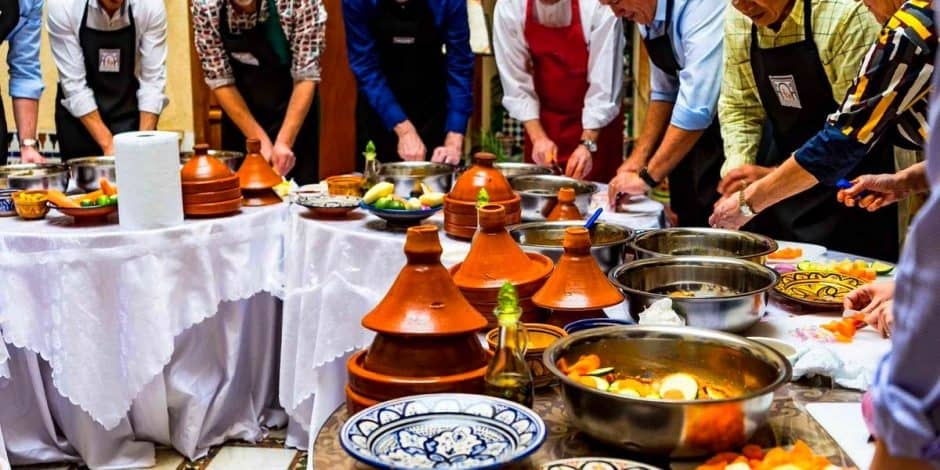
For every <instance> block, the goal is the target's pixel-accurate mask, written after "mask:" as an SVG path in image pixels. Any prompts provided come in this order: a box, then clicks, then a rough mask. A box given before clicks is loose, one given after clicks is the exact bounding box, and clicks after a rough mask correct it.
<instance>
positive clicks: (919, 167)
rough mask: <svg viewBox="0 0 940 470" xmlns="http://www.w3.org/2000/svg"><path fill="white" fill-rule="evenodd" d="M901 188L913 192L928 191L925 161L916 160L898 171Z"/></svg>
mask: <svg viewBox="0 0 940 470" xmlns="http://www.w3.org/2000/svg"><path fill="white" fill-rule="evenodd" d="M898 180H899V181H900V186H901V188H899V189H906V190H908V191H912V192H915V193H925V192H927V191H930V182H929V181H927V162H918V163H915V164H914V165H911V166H909V167H907V168H905V169H903V170H901V171H899V172H898Z"/></svg>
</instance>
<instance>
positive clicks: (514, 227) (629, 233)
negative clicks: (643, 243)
mask: <svg viewBox="0 0 940 470" xmlns="http://www.w3.org/2000/svg"><path fill="white" fill-rule="evenodd" d="M540 225H541V226H545V225H553V226H561V227H583V226H584V222H582V221H578V220H576V221H565V220H542V221H535V222H523V223H521V224H514V225H508V226H506V231H507V232H509V233H510V235H511V234H512V232H513V231H516V230H523V229H528V228H531V227H533V226H540ZM598 225H605V226H609V227H615V228H618V229H621V230H623V231H624V232H626V234H627V237H626V239H624V240H623V241H616V242H608V243H597V244H594V243H592V244H591V249H592V250H593V249H595V248H606V247H610V246H616V245H620V244H623V245H626V244H627V243H630V241H631V240H633V238H634V237H636V233H635V231H634V230H633V229H632V228H630V227H627V226H626V225H620V224H614V223H610V222H601V221H598V222H597V223H596V224H595V226H598ZM516 244H518V245H521V246H529V247H533V248H557V249H559V250H563V249H564V248H563V247H562V246H561V245H544V244H537V243H522V242H519V241H517V242H516Z"/></svg>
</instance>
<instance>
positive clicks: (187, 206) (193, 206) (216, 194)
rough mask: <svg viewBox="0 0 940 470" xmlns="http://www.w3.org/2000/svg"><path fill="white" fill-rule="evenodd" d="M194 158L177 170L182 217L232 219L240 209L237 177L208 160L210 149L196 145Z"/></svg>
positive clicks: (240, 196) (239, 189)
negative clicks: (180, 192) (179, 181)
mask: <svg viewBox="0 0 940 470" xmlns="http://www.w3.org/2000/svg"><path fill="white" fill-rule="evenodd" d="M193 151H194V155H193V158H191V159H190V160H189V161H188V162H186V164H185V165H183V168H182V169H181V170H180V179H181V180H182V181H183V213H184V214H186V216H187V217H220V216H225V215H232V214H234V213H236V212H238V211H239V209H241V207H242V192H241V188H239V186H238V175H236V174H235V173H232V170H230V169H229V168H228V166H226V165H225V163H222V161H221V160H219V159H217V158H213V157H210V156H209V146H208V145H206V144H199V145H196V146H195V147H194V148H193Z"/></svg>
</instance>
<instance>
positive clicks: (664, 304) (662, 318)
mask: <svg viewBox="0 0 940 470" xmlns="http://www.w3.org/2000/svg"><path fill="white" fill-rule="evenodd" d="M639 324H640V325H670V326H685V319H684V318H682V317H680V316H679V314H678V313H676V312H675V310H673V309H672V299H670V298H668V297H666V298H664V299H659V300H657V301H656V302H653V303H652V304H651V305H650V306H649V307H646V310H643V311H642V312H640V321H639Z"/></svg>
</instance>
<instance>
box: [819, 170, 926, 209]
mask: <svg viewBox="0 0 940 470" xmlns="http://www.w3.org/2000/svg"><path fill="white" fill-rule="evenodd" d="M863 192H867V194H864V195H863V194H862V193H863ZM910 193H911V191H910V190H908V189H907V188H904V187H903V185H902V184H901V182H900V180H899V178H897V176H896V175H893V174H881V175H862V176H859V177H858V178H855V179H854V180H852V187H851V188H848V189H840V190H839V192H838V193H836V199H837V200H838V201H839V202H841V203H842V204H845V205H846V206H847V207H855V206H856V205H857V206H858V207H861V208H862V209H867V210H868V212H874V211H876V210H878V209H881V208H882V207H885V206H888V205H891V204H894V203H895V202H897V201H899V200H901V199H904V198H906V197H907V196H909V195H910Z"/></svg>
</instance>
